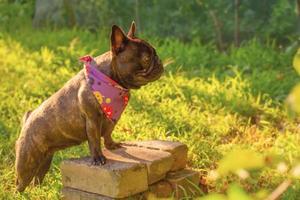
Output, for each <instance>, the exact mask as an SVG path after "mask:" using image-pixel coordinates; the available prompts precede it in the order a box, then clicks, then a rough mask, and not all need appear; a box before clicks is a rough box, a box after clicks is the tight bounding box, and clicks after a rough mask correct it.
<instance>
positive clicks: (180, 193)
mask: <svg viewBox="0 0 300 200" xmlns="http://www.w3.org/2000/svg"><path fill="white" fill-rule="evenodd" d="M166 181H167V182H169V183H170V184H171V186H172V188H173V190H174V196H175V197H176V198H177V199H180V198H182V197H185V196H186V195H188V196H189V197H195V196H198V195H199V194H200V193H201V190H200V188H199V186H198V185H199V173H198V172H197V171H194V170H191V169H183V170H180V171H176V172H170V173H168V174H167V177H166Z"/></svg>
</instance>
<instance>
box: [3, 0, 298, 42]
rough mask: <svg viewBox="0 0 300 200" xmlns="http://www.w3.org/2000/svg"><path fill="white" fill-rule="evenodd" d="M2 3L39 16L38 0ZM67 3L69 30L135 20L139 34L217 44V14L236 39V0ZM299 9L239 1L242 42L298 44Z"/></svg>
mask: <svg viewBox="0 0 300 200" xmlns="http://www.w3.org/2000/svg"><path fill="white" fill-rule="evenodd" d="M2 2H9V3H11V4H16V3H18V4H21V5H22V7H24V9H23V12H24V11H25V10H26V12H30V13H31V16H32V17H33V16H34V9H35V6H34V4H35V1H34V0H2ZM64 2H67V4H66V5H65V6H67V9H69V7H70V9H69V10H67V11H66V12H65V14H64V17H65V19H66V20H67V21H65V24H64V25H65V26H67V25H70V23H71V24H72V25H75V26H77V27H87V28H88V29H89V30H97V29H99V28H100V29H108V28H107V27H110V26H111V25H112V24H118V25H121V26H123V27H128V26H129V24H130V23H131V21H132V20H135V21H137V22H138V26H139V27H140V29H139V31H140V32H141V33H144V34H148V35H156V36H158V37H163V38H166V37H176V38H179V39H180V40H183V41H191V40H195V39H197V40H201V41H212V42H215V43H216V39H215V38H216V34H217V33H216V27H215V26H214V17H212V15H211V13H212V12H213V13H214V15H215V17H216V19H217V21H218V23H219V26H220V27H219V29H220V31H221V35H222V37H223V40H224V43H225V44H224V45H225V46H230V44H231V42H232V41H233V40H234V29H235V28H236V27H235V17H234V11H235V9H236V8H235V4H234V1H233V0H231V1H224V0H214V1H208V0H190V1H186V0H163V1H159V0H127V1H122V2H120V1H119V0H110V1H108V0H86V1H78V0H65V1H64ZM68 6H69V7H68ZM26 7H28V8H29V10H28V9H27V8H26ZM296 7H297V4H296V1H295V0H240V6H239V8H238V13H239V21H240V23H239V30H240V38H241V41H244V40H249V39H251V38H253V37H256V38H258V39H260V40H264V41H266V40H268V39H269V38H272V39H276V40H277V41H279V42H280V43H281V44H284V45H288V44H290V43H292V42H294V41H295V40H298V35H299V32H298V31H299V29H298V24H299V23H300V21H299V20H300V18H298V13H297V8H296ZM19 11H20V10H19ZM21 12H22V10H21ZM2 14H3V13H2ZM18 14H19V13H18ZM74 17H75V19H73V18H74ZM4 18H5V17H4ZM0 19H1V17H0ZM49 20H51V19H49ZM68 20H69V21H70V20H71V21H72V22H68ZM73 20H75V21H74V22H73ZM45 25H51V23H50V24H48V23H45ZM54 27H55V26H54Z"/></svg>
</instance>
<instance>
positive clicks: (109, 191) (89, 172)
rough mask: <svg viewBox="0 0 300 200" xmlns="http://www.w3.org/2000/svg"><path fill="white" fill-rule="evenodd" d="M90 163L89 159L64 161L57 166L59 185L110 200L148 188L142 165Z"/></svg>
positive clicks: (111, 162) (112, 161)
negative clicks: (106, 197)
mask: <svg viewBox="0 0 300 200" xmlns="http://www.w3.org/2000/svg"><path fill="white" fill-rule="evenodd" d="M90 163H91V160H90V158H80V159H70V160H67V161H64V162H63V163H62V164H61V172H62V182H63V185H64V186H65V187H70V188H74V189H79V190H83V191H87V192H92V193H97V194H101V195H104V196H108V197H113V198H124V197H128V196H131V195H134V194H137V193H140V192H143V191H146V190H147V189H148V181H147V168H146V166H145V165H144V164H141V163H137V162H136V163H133V162H124V161H117V160H111V159H108V160H107V163H106V164H105V165H103V166H101V165H99V166H93V165H91V164H90ZM133 180H134V181H133Z"/></svg>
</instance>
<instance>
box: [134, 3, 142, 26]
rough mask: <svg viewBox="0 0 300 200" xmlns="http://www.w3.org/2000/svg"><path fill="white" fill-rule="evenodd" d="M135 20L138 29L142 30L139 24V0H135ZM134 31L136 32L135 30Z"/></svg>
mask: <svg viewBox="0 0 300 200" xmlns="http://www.w3.org/2000/svg"><path fill="white" fill-rule="evenodd" d="M135 22H136V24H137V26H138V27H139V28H138V30H140V32H141V30H142V26H141V23H140V13H139V0H135ZM136 32H138V31H137V30H136Z"/></svg>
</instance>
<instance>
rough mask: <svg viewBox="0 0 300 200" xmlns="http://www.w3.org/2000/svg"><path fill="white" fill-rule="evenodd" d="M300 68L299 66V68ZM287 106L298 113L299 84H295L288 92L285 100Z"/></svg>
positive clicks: (299, 101) (299, 112)
mask: <svg viewBox="0 0 300 200" xmlns="http://www.w3.org/2000/svg"><path fill="white" fill-rule="evenodd" d="M299 69H300V68H299ZM286 103H287V105H288V108H289V109H290V110H291V111H292V112H295V113H297V114H300V84H298V85H296V86H295V87H294V88H293V89H292V91H291V93H290V94H289V96H288V98H287V101H286Z"/></svg>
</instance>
